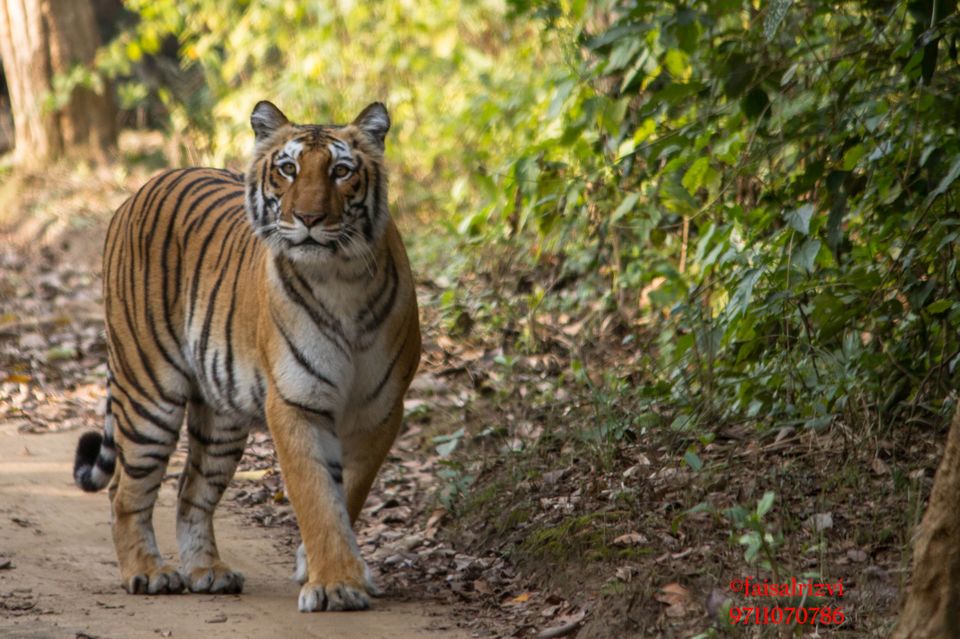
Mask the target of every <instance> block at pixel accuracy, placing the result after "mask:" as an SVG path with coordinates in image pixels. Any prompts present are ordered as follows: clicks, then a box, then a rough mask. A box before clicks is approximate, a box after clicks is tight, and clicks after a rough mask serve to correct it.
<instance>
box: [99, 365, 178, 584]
mask: <svg viewBox="0 0 960 639" xmlns="http://www.w3.org/2000/svg"><path fill="white" fill-rule="evenodd" d="M109 384H110V415H111V420H112V425H113V426H114V427H115V428H113V433H114V438H115V440H116V444H117V457H118V461H119V464H118V468H117V469H116V472H115V473H114V475H113V480H112V482H111V484H110V502H111V506H112V510H113V523H112V528H113V543H114V546H115V547H116V550H117V559H118V561H119V564H120V575H121V578H122V579H123V587H124V588H125V589H126V590H127V592H129V593H130V594H150V595H156V594H162V593H178V592H181V591H182V590H183V586H184V583H183V579H182V578H181V576H180V574H179V573H178V572H177V570H176V569H175V568H173V567H171V566H168V565H166V563H164V561H163V557H161V556H160V551H159V550H158V548H157V540H156V536H155V535H154V532H153V506H154V503H155V502H156V499H157V493H158V492H159V490H160V484H161V483H162V481H163V475H164V472H165V471H166V468H167V462H168V461H169V459H170V455H171V453H173V451H174V448H175V447H176V444H177V438H178V436H179V433H180V425H181V423H182V421H183V407H182V406H178V405H177V404H175V403H172V402H169V401H165V400H158V401H148V400H146V399H144V397H141V396H139V395H136V394H132V393H129V392H127V391H125V390H124V389H123V388H121V387H120V386H119V384H117V383H116V382H114V381H111V382H109Z"/></svg>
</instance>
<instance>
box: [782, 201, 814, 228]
mask: <svg viewBox="0 0 960 639" xmlns="http://www.w3.org/2000/svg"><path fill="white" fill-rule="evenodd" d="M811 217H813V204H804V205H803V206H801V207H800V208H799V209H793V210H792V211H785V212H784V214H783V219H784V220H786V222H787V224H789V225H790V228H792V229H794V230H795V231H797V232H798V233H803V234H804V235H807V234H809V233H810V218H811Z"/></svg>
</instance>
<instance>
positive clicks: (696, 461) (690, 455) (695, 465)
mask: <svg viewBox="0 0 960 639" xmlns="http://www.w3.org/2000/svg"><path fill="white" fill-rule="evenodd" d="M683 461H685V462H687V466H689V467H690V468H692V469H693V470H694V471H696V472H700V469H701V468H703V461H701V460H700V457H699V456H698V455H697V454H696V453H695V452H693V451H687V452H686V453H684V455H683Z"/></svg>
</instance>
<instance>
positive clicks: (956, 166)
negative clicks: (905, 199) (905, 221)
mask: <svg viewBox="0 0 960 639" xmlns="http://www.w3.org/2000/svg"><path fill="white" fill-rule="evenodd" d="M957 176H960V153H958V154H957V155H955V156H953V163H952V164H951V165H950V170H949V171H947V174H946V175H944V176H943V179H942V180H940V184H938V185H937V188H935V189H934V190H933V191H931V192H930V195H928V196H927V198H926V199H925V200H924V201H923V206H924V207H927V206H930V204H931V203H932V202H933V201H934V200H935V199H936V198H937V197H938V196H940V195H943V194H944V193H946V192H947V189H949V188H950V185H951V184H953V181H954V180H956V179H957Z"/></svg>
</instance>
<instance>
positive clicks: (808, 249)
mask: <svg viewBox="0 0 960 639" xmlns="http://www.w3.org/2000/svg"><path fill="white" fill-rule="evenodd" d="M818 253H820V240H816V239H813V238H810V239H808V240H807V241H806V242H804V243H803V244H802V245H801V246H800V248H799V249H797V250H796V251H795V252H794V254H793V262H794V263H795V264H796V265H797V266H799V267H800V268H802V269H803V270H805V271H807V272H808V273H809V272H811V271H813V265H814V262H816V259H817V254H818Z"/></svg>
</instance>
